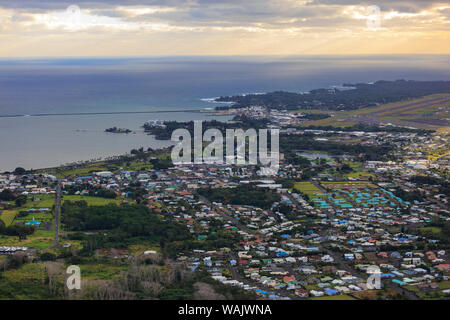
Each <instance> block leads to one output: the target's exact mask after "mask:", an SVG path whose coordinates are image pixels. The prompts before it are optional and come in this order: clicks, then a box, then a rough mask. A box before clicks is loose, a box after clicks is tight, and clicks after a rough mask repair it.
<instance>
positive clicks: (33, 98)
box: [0, 55, 450, 171]
mask: <svg viewBox="0 0 450 320" xmlns="http://www.w3.org/2000/svg"><path fill="white" fill-rule="evenodd" d="M395 79H408V80H450V56H448V55H410V56H402V55H393V56H295V57H293V56H288V57H283V56H270V57H269V56H260V57H157V58H111V59H100V58H92V59H91V58H83V59H80V58H64V59H0V171H3V170H13V169H14V168H15V167H18V166H22V167H25V168H27V169H30V168H42V167H49V166H57V165H61V164H64V163H68V162H74V161H80V160H89V159H94V158H100V157H107V156H113V155H119V154H123V153H126V152H129V151H130V150H131V149H132V148H135V147H141V146H142V147H145V148H147V147H153V148H157V147H165V146H168V145H170V144H168V143H167V142H162V141H156V140H155V139H154V138H152V137H151V136H148V135H146V134H144V133H143V132H142V131H141V128H140V127H141V126H142V125H143V123H144V122H145V121H148V120H155V119H158V120H177V121H188V120H202V119H211V118H212V117H210V116H208V115H205V114H201V113H195V112H189V110H198V109H206V108H214V107H215V106H217V105H218V104H217V103H214V102H212V101H211V98H214V97H218V96H222V95H235V94H245V93H262V92H269V91H275V90H287V91H294V92H304V91H308V90H311V89H316V88H327V87H331V86H336V85H341V84H343V83H356V82H373V81H377V80H395ZM174 110H186V112H169V111H174ZM155 111H159V112H157V113H123V114H118V113H119V112H155ZM108 113H116V114H108ZM214 118H216V119H219V120H224V121H226V120H228V119H229V117H214ZM112 126H117V127H123V128H129V129H132V130H135V131H136V134H128V135H123V134H107V133H105V132H104V130H105V129H106V128H109V127H112Z"/></svg>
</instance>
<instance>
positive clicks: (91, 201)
mask: <svg viewBox="0 0 450 320" xmlns="http://www.w3.org/2000/svg"><path fill="white" fill-rule="evenodd" d="M123 200H125V198H116V199H107V198H100V197H89V196H79V195H64V196H63V201H86V202H87V203H88V205H90V206H104V205H107V204H109V203H115V204H120V202H121V201H123ZM130 200H131V199H130Z"/></svg>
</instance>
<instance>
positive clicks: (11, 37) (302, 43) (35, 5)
mask: <svg viewBox="0 0 450 320" xmlns="http://www.w3.org/2000/svg"><path fill="white" fill-rule="evenodd" d="M302 54H307V55H310V54H314V55H322V54H323V55H327V54H333V55H356V54H358V55H359V54H450V2H449V1H434V0H415V1H413V0H378V1H369V2H363V1H357V0H276V1H275V0H273V1H272V0H229V1H221V0H187V1H184V0H167V1H162V0H148V1H145V0H128V1H127V0H121V1H118V0H78V1H76V0H73V1H65V0H34V1H31V0H0V57H5V58H18V57H95V56H101V57H109V56H111V57H118V56H128V57H130V56H187V55H211V56H214V55H217V56H231V55H302Z"/></svg>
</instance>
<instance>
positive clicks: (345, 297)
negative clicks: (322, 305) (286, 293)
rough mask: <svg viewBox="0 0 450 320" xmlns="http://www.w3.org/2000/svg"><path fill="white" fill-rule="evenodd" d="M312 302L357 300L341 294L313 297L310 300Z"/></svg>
mask: <svg viewBox="0 0 450 320" xmlns="http://www.w3.org/2000/svg"><path fill="white" fill-rule="evenodd" d="M310 300H356V299H355V298H353V297H351V296H348V295H346V294H341V295H337V296H323V297H313V298H310Z"/></svg>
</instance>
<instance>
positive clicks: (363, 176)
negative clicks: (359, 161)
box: [345, 171, 375, 179]
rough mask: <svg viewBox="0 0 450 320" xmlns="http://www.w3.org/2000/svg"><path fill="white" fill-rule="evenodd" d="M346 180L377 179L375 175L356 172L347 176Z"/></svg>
mask: <svg viewBox="0 0 450 320" xmlns="http://www.w3.org/2000/svg"><path fill="white" fill-rule="evenodd" d="M345 177H346V178H354V179H369V178H375V175H374V174H372V173H370V172H366V171H355V172H351V173H348V174H346V175H345Z"/></svg>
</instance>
